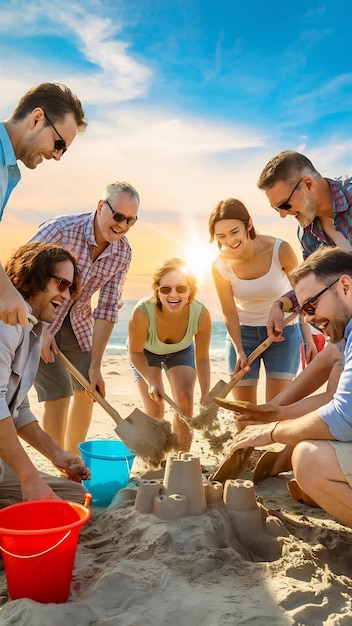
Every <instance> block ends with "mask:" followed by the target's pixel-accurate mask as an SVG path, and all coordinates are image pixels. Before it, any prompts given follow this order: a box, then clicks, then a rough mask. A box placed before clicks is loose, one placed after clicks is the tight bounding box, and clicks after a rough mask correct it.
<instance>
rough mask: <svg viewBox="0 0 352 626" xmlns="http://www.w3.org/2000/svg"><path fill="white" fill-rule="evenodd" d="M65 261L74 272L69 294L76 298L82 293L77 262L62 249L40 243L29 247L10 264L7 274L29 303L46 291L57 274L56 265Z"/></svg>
mask: <svg viewBox="0 0 352 626" xmlns="http://www.w3.org/2000/svg"><path fill="white" fill-rule="evenodd" d="M63 261H71V263H72V265H73V268H74V274H73V283H72V285H71V287H70V294H71V297H72V298H75V297H76V296H77V295H78V292H79V278H78V266H77V259H76V257H75V256H74V255H73V254H72V253H71V252H70V251H69V250H66V248H62V247H61V246H57V245H54V244H50V243H39V242H37V241H34V242H31V243H26V244H25V245H23V246H21V247H20V248H18V250H16V252H15V253H14V254H13V255H12V257H11V258H10V259H9V260H8V261H7V263H6V265H5V272H6V273H7V275H8V276H9V278H10V280H11V281H12V283H13V284H14V286H15V287H16V289H17V290H18V291H19V292H20V294H21V295H22V296H23V297H24V299H25V300H27V299H28V298H29V297H30V296H35V295H36V294H37V293H38V292H39V291H45V289H46V287H47V284H48V282H49V280H50V278H51V277H52V276H53V274H55V268H56V266H57V264H58V263H62V262H63Z"/></svg>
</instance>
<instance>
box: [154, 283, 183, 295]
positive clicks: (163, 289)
mask: <svg viewBox="0 0 352 626" xmlns="http://www.w3.org/2000/svg"><path fill="white" fill-rule="evenodd" d="M173 289H175V290H176V291H177V293H186V291H187V290H188V287H187V285H176V287H159V291H160V293H163V294H164V295H167V294H168V293H170V292H171V291H172V290H173Z"/></svg>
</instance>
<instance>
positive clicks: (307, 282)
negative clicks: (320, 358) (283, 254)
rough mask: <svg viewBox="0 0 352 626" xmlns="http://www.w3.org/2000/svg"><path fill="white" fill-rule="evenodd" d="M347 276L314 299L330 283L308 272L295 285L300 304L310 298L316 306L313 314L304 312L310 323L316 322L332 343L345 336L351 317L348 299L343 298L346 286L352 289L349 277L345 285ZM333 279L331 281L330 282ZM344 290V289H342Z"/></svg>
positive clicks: (306, 319)
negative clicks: (319, 279)
mask: <svg viewBox="0 0 352 626" xmlns="http://www.w3.org/2000/svg"><path fill="white" fill-rule="evenodd" d="M344 279H345V277H341V278H340V279H339V281H338V282H336V283H335V284H334V285H332V286H331V287H330V288H329V289H326V291H324V293H322V294H321V295H320V296H319V297H318V298H317V299H314V298H315V296H316V295H317V294H319V293H320V292H321V291H322V290H323V289H324V288H325V287H327V286H328V285H329V283H326V282H324V283H322V282H321V281H318V280H317V278H316V276H315V274H313V273H311V274H307V275H306V276H304V277H302V278H301V279H300V280H299V281H298V282H297V285H296V287H295V290H296V295H297V299H298V302H299V304H300V305H301V306H302V304H304V303H305V302H306V301H307V300H310V301H311V302H312V304H313V305H314V307H315V311H314V314H313V315H307V314H306V313H305V314H304V319H305V321H306V322H308V323H314V324H315V325H316V326H317V327H318V328H320V330H321V331H322V332H323V333H324V334H325V335H326V336H328V337H330V340H331V343H338V342H339V341H341V339H342V338H343V336H344V332H345V328H346V326H347V324H348V322H349V321H350V319H351V313H350V312H349V308H348V306H347V301H346V299H342V298H341V295H340V294H341V293H343V294H345V293H346V292H345V289H346V286H349V290H351V286H352V281H351V279H349V278H348V277H347V279H348V285H346V284H345V285H344V284H343V283H344ZM332 282H333V280H331V281H330V284H331V283H332ZM341 290H342V291H341Z"/></svg>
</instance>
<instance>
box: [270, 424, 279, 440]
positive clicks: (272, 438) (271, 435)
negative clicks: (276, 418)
mask: <svg viewBox="0 0 352 626" xmlns="http://www.w3.org/2000/svg"><path fill="white" fill-rule="evenodd" d="M279 423H280V422H275V424H274V426H273V428H272V430H271V433H270V439H271V441H272V442H273V443H277V441H275V439H274V437H273V434H274V430H275V428H276V426H277V425H278V424H279Z"/></svg>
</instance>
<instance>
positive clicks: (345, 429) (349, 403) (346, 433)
mask: <svg viewBox="0 0 352 626" xmlns="http://www.w3.org/2000/svg"><path fill="white" fill-rule="evenodd" d="M345 339H346V347H345V352H344V368H343V372H342V374H341V376H340V380H339V384H338V386H337V389H336V392H335V394H334V397H333V399H332V400H331V401H330V402H329V403H328V404H326V405H325V406H323V407H321V408H320V409H319V410H318V413H319V415H320V417H321V418H322V420H323V421H324V422H325V423H326V424H327V425H328V427H329V430H330V432H331V434H332V435H333V437H334V438H335V439H337V440H338V441H352V320H350V321H349V322H348V324H347V326H346V328H345Z"/></svg>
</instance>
